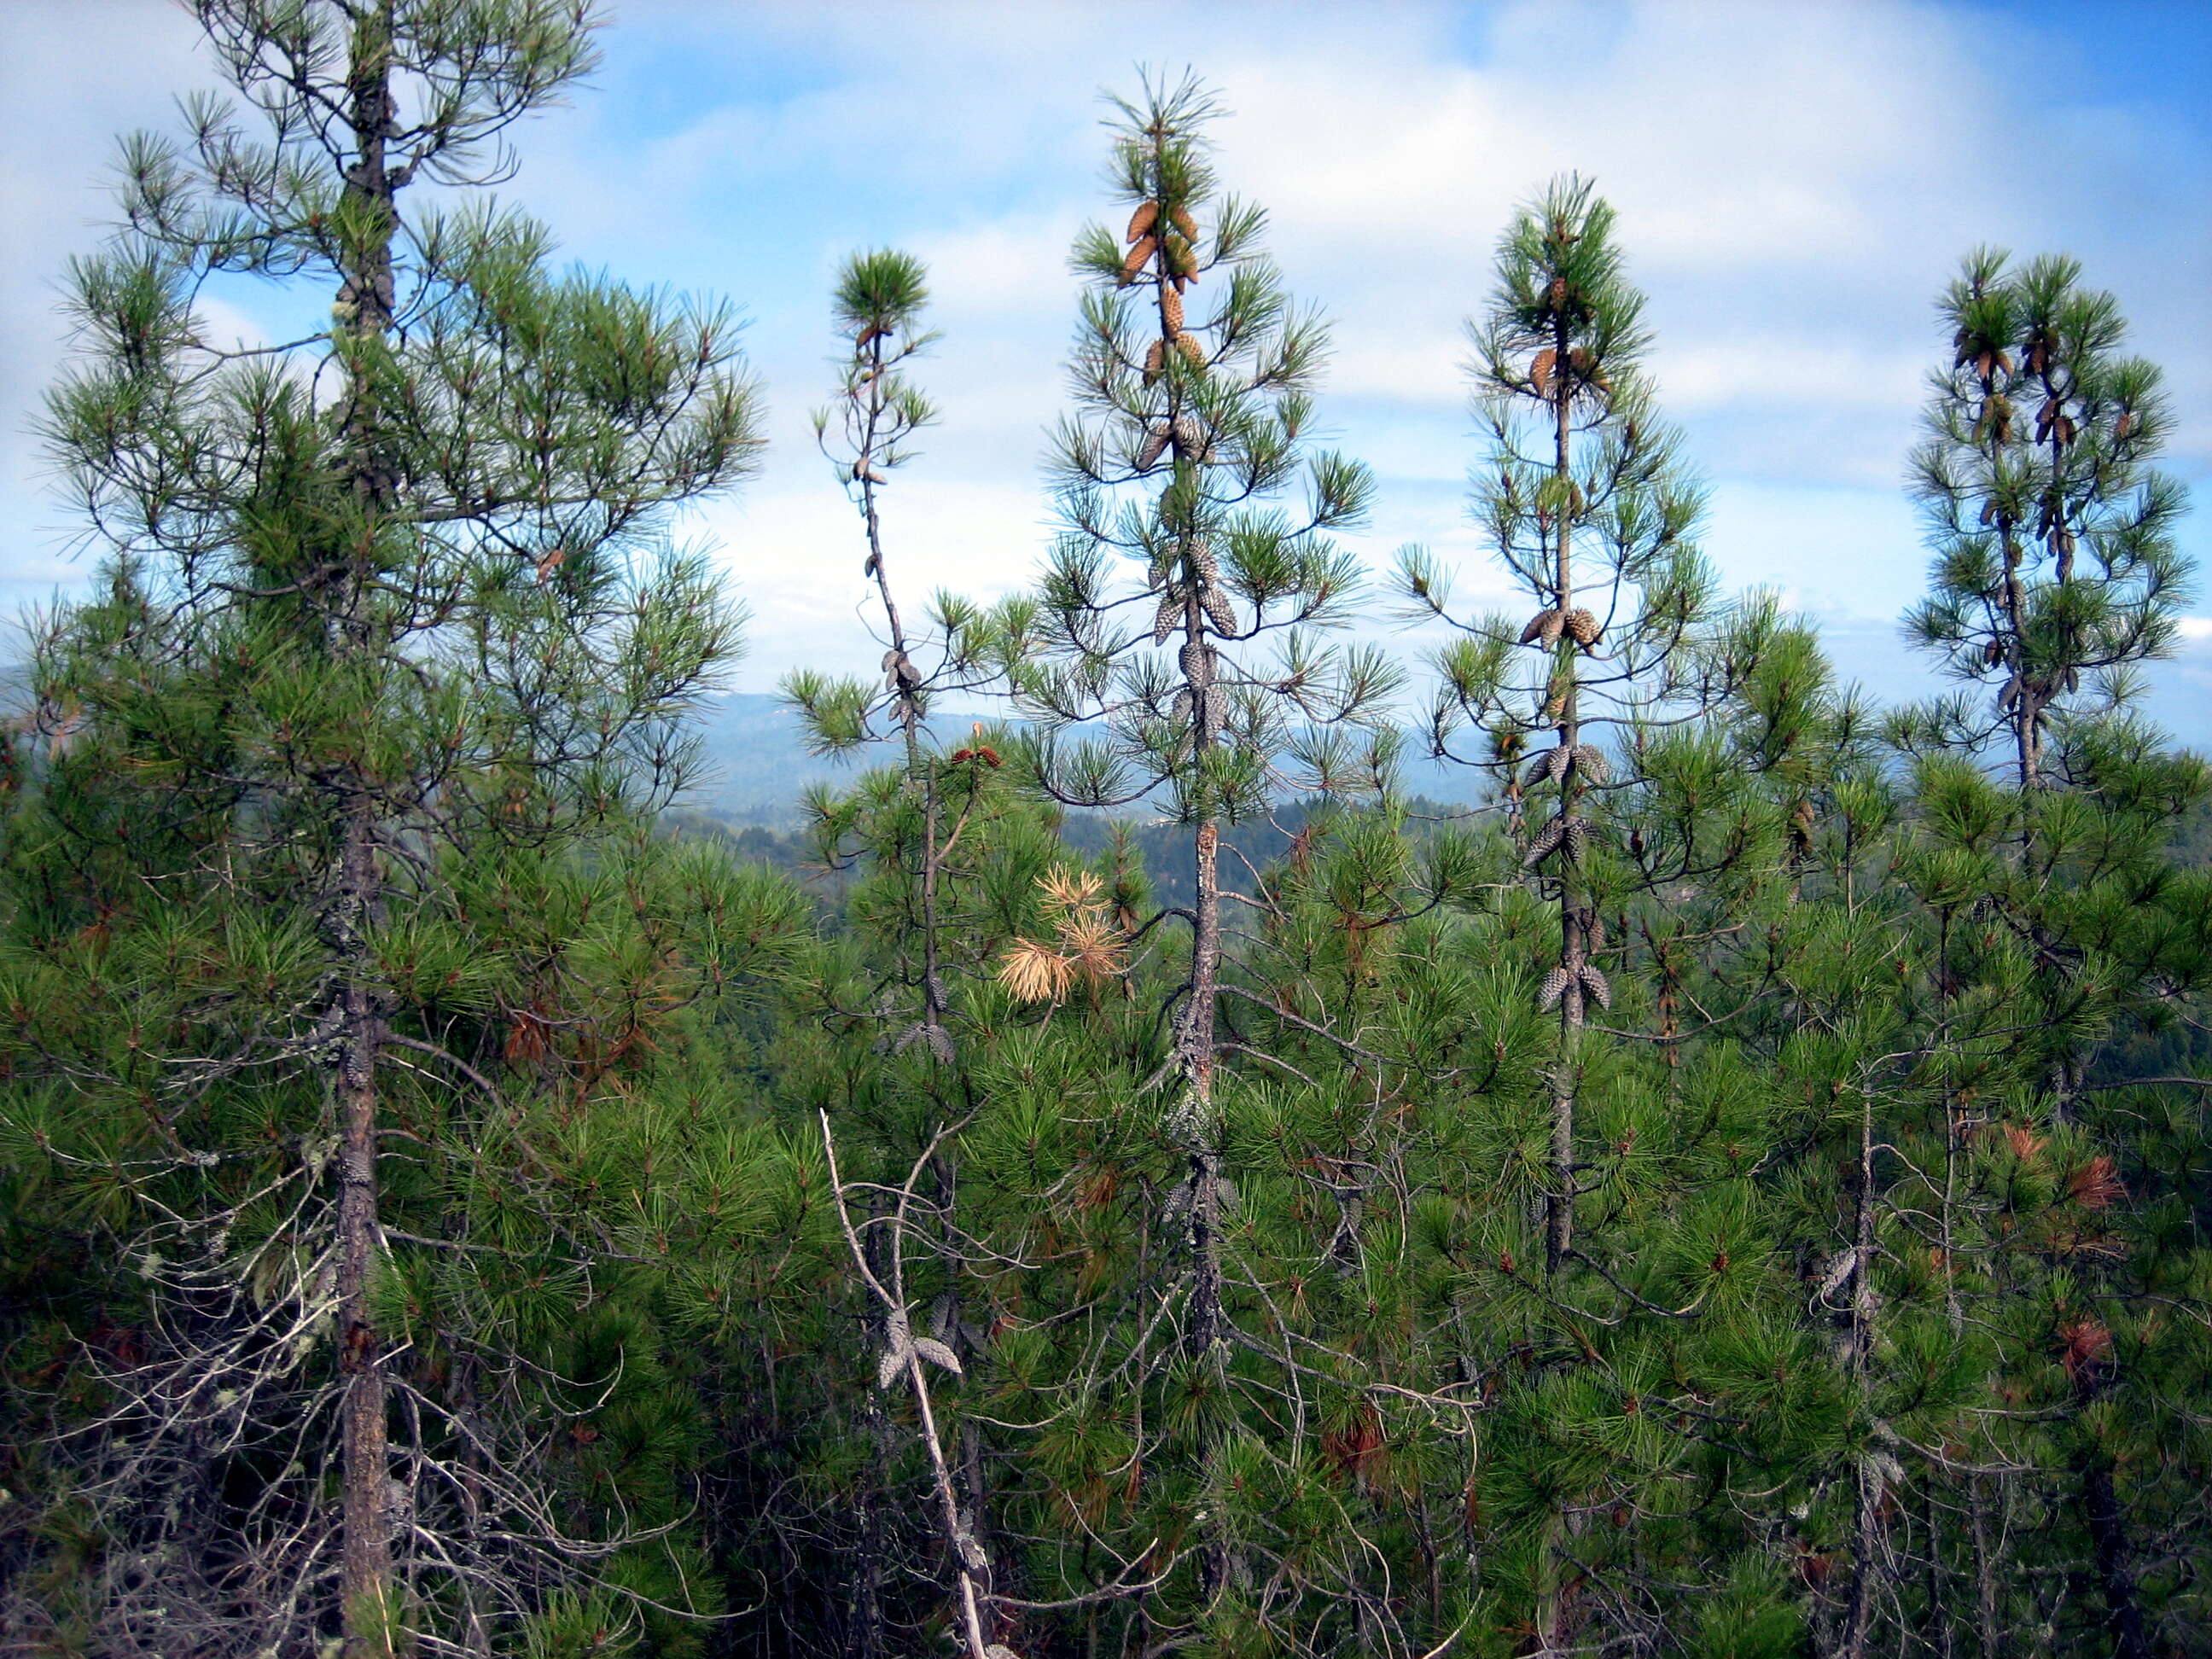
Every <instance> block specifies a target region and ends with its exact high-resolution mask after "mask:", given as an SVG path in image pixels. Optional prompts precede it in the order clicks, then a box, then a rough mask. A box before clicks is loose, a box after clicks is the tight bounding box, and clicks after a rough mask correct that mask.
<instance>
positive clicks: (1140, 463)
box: [1137, 421, 1169, 472]
mask: <svg viewBox="0 0 2212 1659" xmlns="http://www.w3.org/2000/svg"><path fill="white" fill-rule="evenodd" d="M1168 436H1169V434H1168V424H1167V422H1165V421H1156V422H1153V423H1152V429H1151V430H1150V431H1148V432H1147V433H1146V434H1145V441H1144V443H1143V444H1142V445H1141V446H1140V447H1139V448H1138V450H1137V471H1139V472H1149V471H1152V468H1154V467H1155V466H1157V465H1159V459H1160V457H1161V456H1163V455H1164V454H1166V453H1167V449H1168Z"/></svg>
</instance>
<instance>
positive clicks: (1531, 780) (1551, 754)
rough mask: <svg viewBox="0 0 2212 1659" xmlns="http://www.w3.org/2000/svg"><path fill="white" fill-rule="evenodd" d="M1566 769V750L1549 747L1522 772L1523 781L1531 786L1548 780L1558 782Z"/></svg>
mask: <svg viewBox="0 0 2212 1659" xmlns="http://www.w3.org/2000/svg"><path fill="white" fill-rule="evenodd" d="M1566 769H1567V757H1566V752H1565V750H1559V749H1547V750H1544V751H1543V752H1542V753H1541V754H1540V755H1538V756H1536V757H1534V759H1532V760H1531V761H1530V762H1529V763H1528V770H1527V771H1526V772H1524V773H1523V774H1522V782H1523V783H1524V784H1526V785H1528V786H1529V787H1534V786H1535V785H1537V784H1539V783H1543V782H1547V781H1549V782H1556V781H1558V780H1559V775H1560V774H1561V773H1563V772H1565V770H1566Z"/></svg>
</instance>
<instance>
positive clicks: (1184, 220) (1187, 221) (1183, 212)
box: [1168, 203, 1198, 241]
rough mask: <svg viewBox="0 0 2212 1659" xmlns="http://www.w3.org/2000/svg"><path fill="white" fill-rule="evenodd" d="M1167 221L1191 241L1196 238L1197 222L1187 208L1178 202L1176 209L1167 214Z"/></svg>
mask: <svg viewBox="0 0 2212 1659" xmlns="http://www.w3.org/2000/svg"><path fill="white" fill-rule="evenodd" d="M1168 221H1169V222H1170V223H1171V224H1172V225H1174V226H1175V228H1176V229H1177V230H1179V231H1181V232H1182V234H1184V235H1185V236H1187V237H1188V238H1189V239H1190V240H1192V241H1196V240H1198V222H1197V221H1196V220H1194V219H1193V218H1192V217H1191V216H1190V210H1189V209H1188V208H1187V207H1184V206H1182V204H1180V203H1178V204H1176V210H1175V211H1174V212H1173V213H1170V215H1169V216H1168Z"/></svg>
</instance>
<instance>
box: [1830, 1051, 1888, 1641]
mask: <svg viewBox="0 0 2212 1659" xmlns="http://www.w3.org/2000/svg"><path fill="white" fill-rule="evenodd" d="M1874 1144H1875V1143H1874V1096H1873V1093H1872V1091H1863V1092H1862V1093H1861V1095H1860V1098H1859V1160H1858V1164H1859V1167H1858V1193H1857V1206H1856V1210H1857V1212H1856V1214H1855V1215H1854V1217H1853V1223H1854V1225H1853V1228H1852V1243H1851V1249H1852V1254H1853V1257H1854V1260H1853V1262H1852V1266H1851V1322H1850V1352H1849V1359H1850V1369H1851V1373H1852V1376H1853V1377H1854V1379H1855V1381H1856V1383H1857V1393H1858V1397H1859V1399H1858V1410H1859V1417H1860V1421H1861V1432H1862V1433H1864V1432H1867V1431H1869V1427H1870V1425H1869V1422H1868V1419H1869V1417H1870V1416H1871V1413H1872V1410H1873V1395H1874V1378H1873V1374H1872V1373H1873V1359H1874V1340H1875V1334H1874V1321H1875V1290H1874V1242H1875V1239H1874V1200H1875V1191H1874V1165H1875V1154H1874ZM1852 1480H1853V1490H1852V1494H1851V1588H1850V1600H1849V1601H1847V1602H1846V1603H1845V1606H1844V1632H1843V1641H1842V1643H1841V1644H1840V1646H1839V1648H1838V1652H1839V1653H1840V1655H1841V1656H1842V1659H1864V1656H1865V1653H1866V1648H1867V1637H1868V1634H1869V1629H1870V1626H1871V1625H1872V1621H1873V1617H1874V1590H1875V1583H1877V1582H1878V1578H1879V1574H1880V1568H1879V1566H1878V1565H1877V1561H1876V1557H1877V1556H1878V1554H1879V1553H1880V1551H1879V1539H1880V1533H1881V1498H1882V1471H1881V1461H1880V1460H1879V1459H1878V1458H1877V1456H1876V1455H1875V1453H1874V1452H1873V1451H1872V1450H1871V1449H1862V1450H1861V1451H1860V1453H1859V1455H1858V1456H1857V1458H1856V1459H1855V1460H1854V1461H1853V1467H1852Z"/></svg>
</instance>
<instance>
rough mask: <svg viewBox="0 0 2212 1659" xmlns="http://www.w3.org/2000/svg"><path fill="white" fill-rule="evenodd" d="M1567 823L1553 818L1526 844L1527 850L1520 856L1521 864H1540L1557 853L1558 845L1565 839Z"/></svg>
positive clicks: (1564, 820)
mask: <svg viewBox="0 0 2212 1659" xmlns="http://www.w3.org/2000/svg"><path fill="white" fill-rule="evenodd" d="M1567 823H1568V820H1567V819H1565V818H1553V820H1552V821H1551V822H1550V823H1547V824H1546V825H1545V826H1544V827H1543V828H1542V829H1539V830H1538V831H1537V832H1536V836H1535V839H1534V840H1533V841H1531V842H1529V843H1528V851H1527V852H1526V853H1523V854H1522V855H1521V862H1522V864H1524V865H1537V864H1541V863H1542V862H1543V861H1544V860H1546V859H1547V858H1549V857H1550V856H1551V855H1552V854H1553V853H1555V852H1557V851H1558V850H1559V843H1560V842H1562V841H1564V840H1565V838H1566V833H1567Z"/></svg>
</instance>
